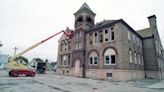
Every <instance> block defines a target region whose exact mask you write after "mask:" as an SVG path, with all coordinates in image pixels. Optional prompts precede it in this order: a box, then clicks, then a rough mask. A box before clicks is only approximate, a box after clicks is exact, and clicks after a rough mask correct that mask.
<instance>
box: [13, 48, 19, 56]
mask: <svg viewBox="0 0 164 92" xmlns="http://www.w3.org/2000/svg"><path fill="white" fill-rule="evenodd" d="M13 49H14V56H15V54H16V51H17V50H18V48H17V47H16V46H15V47H14V48H13Z"/></svg>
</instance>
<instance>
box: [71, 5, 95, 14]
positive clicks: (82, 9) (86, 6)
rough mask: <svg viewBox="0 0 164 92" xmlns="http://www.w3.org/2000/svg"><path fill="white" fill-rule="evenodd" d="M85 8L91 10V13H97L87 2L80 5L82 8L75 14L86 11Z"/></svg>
mask: <svg viewBox="0 0 164 92" xmlns="http://www.w3.org/2000/svg"><path fill="white" fill-rule="evenodd" d="M85 10H87V11H90V12H91V13H93V14H94V15H95V13H94V12H93V11H92V10H91V8H90V7H89V6H88V5H87V3H86V2H85V3H84V4H83V5H82V6H81V7H80V9H79V10H78V11H77V12H76V13H74V15H76V14H77V13H79V12H81V11H85Z"/></svg>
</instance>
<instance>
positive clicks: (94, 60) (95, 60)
mask: <svg viewBox="0 0 164 92" xmlns="http://www.w3.org/2000/svg"><path fill="white" fill-rule="evenodd" d="M89 64H90V65H97V64H98V54H97V52H96V51H92V52H91V53H90V54H89Z"/></svg>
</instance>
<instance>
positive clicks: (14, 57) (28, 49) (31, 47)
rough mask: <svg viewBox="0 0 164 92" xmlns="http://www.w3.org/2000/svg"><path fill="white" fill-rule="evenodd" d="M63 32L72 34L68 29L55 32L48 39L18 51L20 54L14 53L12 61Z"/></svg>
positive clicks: (67, 34)
mask: <svg viewBox="0 0 164 92" xmlns="http://www.w3.org/2000/svg"><path fill="white" fill-rule="evenodd" d="M62 32H63V33H64V34H65V35H66V36H71V35H72V34H70V33H67V32H66V31H64V30H62V31H60V32H58V33H56V34H54V35H52V36H50V37H48V38H46V39H44V40H42V41H40V42H38V43H36V44H34V45H32V46H30V47H29V48H27V49H26V50H24V51H22V52H20V53H18V54H16V55H14V56H13V57H12V58H11V59H10V61H13V60H15V59H16V58H17V57H19V56H21V55H23V54H24V53H26V52H28V51H30V50H32V49H33V48H35V47H37V46H39V45H40V44H42V43H44V42H46V41H47V40H49V39H51V38H53V37H54V36H56V35H58V34H60V33H62Z"/></svg>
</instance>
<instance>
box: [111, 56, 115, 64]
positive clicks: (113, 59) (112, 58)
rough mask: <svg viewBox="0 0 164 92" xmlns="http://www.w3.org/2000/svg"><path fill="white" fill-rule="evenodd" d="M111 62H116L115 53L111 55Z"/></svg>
mask: <svg viewBox="0 0 164 92" xmlns="http://www.w3.org/2000/svg"><path fill="white" fill-rule="evenodd" d="M111 64H115V55H111Z"/></svg>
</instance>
